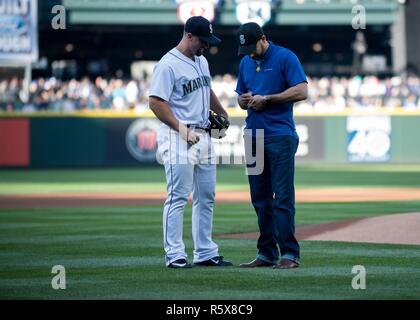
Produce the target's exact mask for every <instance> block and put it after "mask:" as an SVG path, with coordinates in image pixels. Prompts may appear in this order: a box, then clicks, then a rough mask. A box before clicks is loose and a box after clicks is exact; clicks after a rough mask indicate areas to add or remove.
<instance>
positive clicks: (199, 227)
mask: <svg viewBox="0 0 420 320" xmlns="http://www.w3.org/2000/svg"><path fill="white" fill-rule="evenodd" d="M220 42H221V40H220V39H219V38H217V37H215V36H214V35H213V28H212V25H211V24H210V22H209V21H208V20H207V19H205V18H203V17H200V16H197V17H191V18H190V19H188V21H187V22H186V24H185V26H184V34H183V37H182V39H181V41H180V43H179V44H178V46H177V47H175V48H173V49H172V50H170V51H169V52H168V53H166V54H165V55H164V56H163V57H162V59H161V60H160V61H159V63H158V64H157V65H156V66H155V68H154V71H153V77H152V83H151V88H150V93H149V104H150V109H151V110H152V111H153V113H154V114H155V115H156V117H157V118H158V119H159V120H161V121H162V126H161V130H159V133H158V140H157V142H158V151H157V155H158V157H160V160H161V162H162V163H163V164H164V166H165V173H166V181H167V193H168V197H167V199H166V201H165V204H164V210H163V244H164V249H165V253H166V255H165V262H166V266H167V267H170V268H191V266H192V265H191V264H190V263H189V262H188V261H187V254H186V252H185V245H184V241H183V235H182V234H183V215H184V207H185V205H186V204H187V201H188V197H189V194H190V193H191V192H192V199H193V210H192V236H193V241H194V252H193V253H194V257H193V263H194V264H195V265H199V266H230V265H232V263H231V262H229V261H226V260H224V259H223V257H222V256H220V255H219V248H218V246H217V244H216V243H215V242H214V241H213V240H212V225H213V204H214V197H215V187H216V161H215V156H214V149H213V145H212V142H211V137H210V135H209V133H208V132H207V130H208V125H209V121H208V116H209V109H211V110H213V111H214V112H215V113H217V114H220V115H223V116H226V117H227V116H228V115H227V113H226V111H225V110H224V108H223V107H222V105H221V104H220V102H219V100H218V99H217V97H216V95H215V94H214V92H213V90H212V89H211V77H210V71H209V66H208V62H207V60H206V58H205V57H204V56H202V53H203V51H204V50H205V49H207V48H208V47H209V45H210V44H211V45H216V44H219V43H220Z"/></svg>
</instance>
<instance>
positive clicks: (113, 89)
mask: <svg viewBox="0 0 420 320" xmlns="http://www.w3.org/2000/svg"><path fill="white" fill-rule="evenodd" d="M308 81H309V96H308V99H307V100H306V101H302V102H300V103H297V104H296V105H295V108H297V109H299V110H302V111H308V112H310V111H315V112H338V111H342V110H344V109H346V108H387V109H393V108H399V107H401V108H403V109H406V110H420V78H418V77H413V76H411V77H407V78H402V77H398V76H395V77H392V78H385V79H380V78H378V77H376V76H364V77H362V76H356V77H352V78H339V77H322V78H308ZM235 87H236V78H235V77H234V76H232V75H230V74H225V75H223V76H215V77H214V78H213V82H212V88H213V90H214V92H215V93H216V95H217V96H218V97H219V99H220V101H221V102H222V104H223V105H224V106H227V107H230V108H239V106H238V105H237V102H236V97H237V95H236V93H235ZM22 88H23V86H22V80H21V79H17V78H12V79H9V80H0V111H22V112H35V111H56V112H74V111H87V110H113V111H117V112H118V111H126V110H134V111H136V112H142V111H144V110H147V109H148V99H147V97H148V88H149V81H139V80H134V79H128V80H122V79H117V78H112V79H105V78H102V77H98V78H96V79H94V80H93V81H92V80H90V79H89V78H82V79H81V80H76V79H71V80H69V81H62V80H60V79H56V78H54V77H52V78H48V79H44V78H39V79H36V80H33V81H32V82H31V83H30V85H29V99H28V102H26V103H24V102H23V101H24V99H23V96H24V92H23V89H22Z"/></svg>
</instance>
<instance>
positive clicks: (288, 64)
mask: <svg viewBox="0 0 420 320" xmlns="http://www.w3.org/2000/svg"><path fill="white" fill-rule="evenodd" d="M283 68H284V69H283V70H284V74H285V76H286V80H287V84H288V85H289V86H290V87H293V86H295V85H297V84H299V83H301V82H308V81H307V79H306V75H305V72H304V71H303V68H302V65H301V63H300V61H299V58H298V57H297V56H296V55H295V54H294V53H293V52H291V51H290V52H289V53H288V54H287V56H286V59H285V61H284V67H283Z"/></svg>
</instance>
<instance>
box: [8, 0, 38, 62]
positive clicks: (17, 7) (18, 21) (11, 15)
mask: <svg viewBox="0 0 420 320" xmlns="http://www.w3.org/2000/svg"><path fill="white" fill-rule="evenodd" d="M37 11H38V6H37V0H19V1H17V0H0V62H1V61H3V62H13V63H16V62H34V61H36V60H37V59H38V17H37V16H38V14H37V13H38V12H37Z"/></svg>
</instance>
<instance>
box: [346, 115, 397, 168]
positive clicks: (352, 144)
mask: <svg viewBox="0 0 420 320" xmlns="http://www.w3.org/2000/svg"><path fill="white" fill-rule="evenodd" d="M347 156H348V160H349V161H350V162H386V161H389V160H390V159H391V117H390V116H388V115H380V116H349V117H348V118H347Z"/></svg>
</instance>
